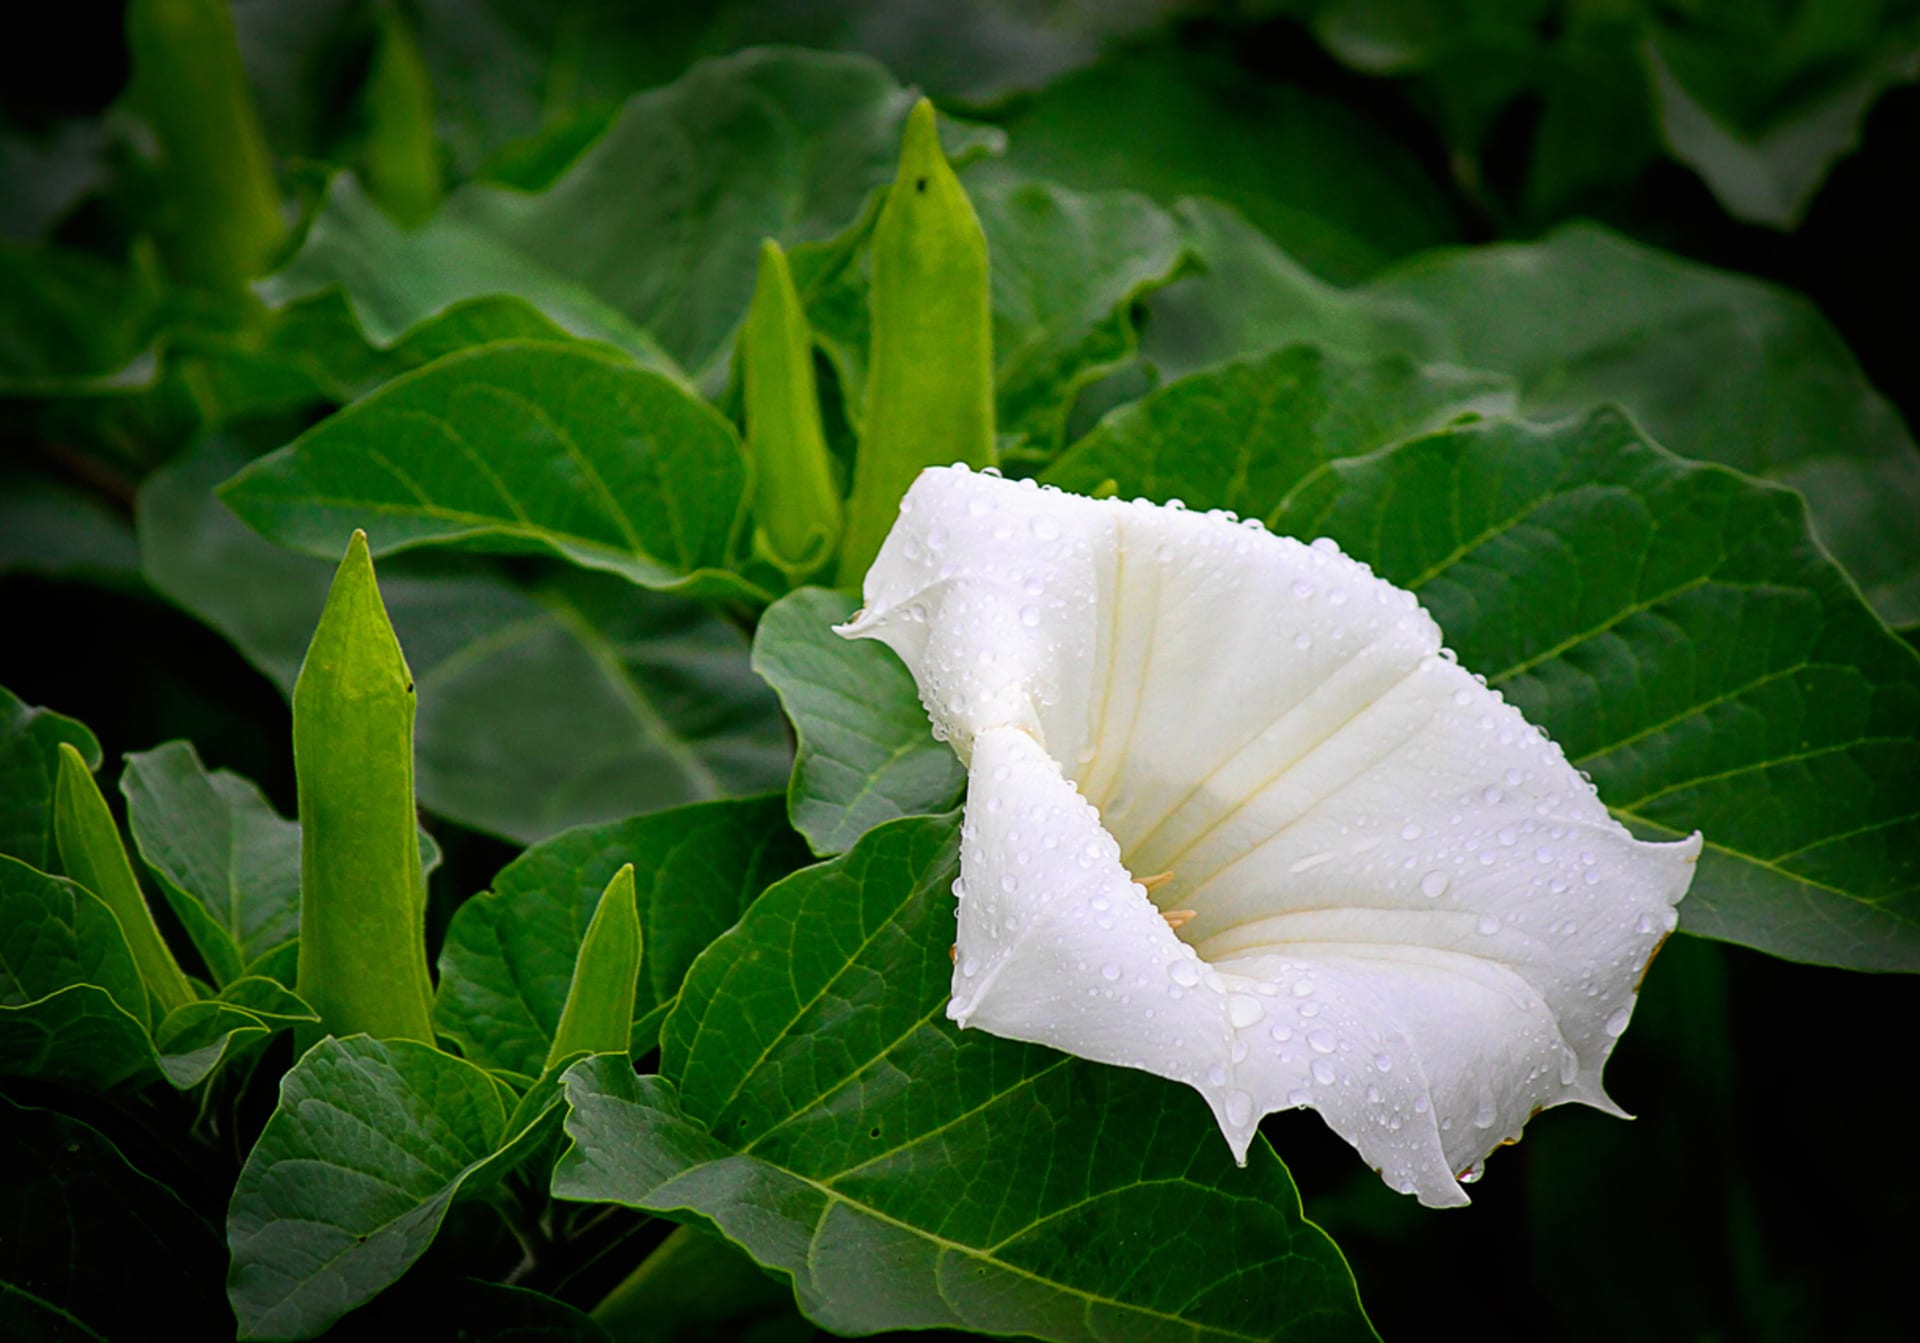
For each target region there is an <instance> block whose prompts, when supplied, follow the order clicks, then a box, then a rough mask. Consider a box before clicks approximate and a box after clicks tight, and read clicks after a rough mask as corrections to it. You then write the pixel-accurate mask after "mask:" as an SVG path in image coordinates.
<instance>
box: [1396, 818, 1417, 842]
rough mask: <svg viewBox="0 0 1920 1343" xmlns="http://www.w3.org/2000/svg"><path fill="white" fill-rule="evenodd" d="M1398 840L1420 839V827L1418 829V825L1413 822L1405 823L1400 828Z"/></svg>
mask: <svg viewBox="0 0 1920 1343" xmlns="http://www.w3.org/2000/svg"><path fill="white" fill-rule="evenodd" d="M1400 838H1402V839H1418V838H1420V827H1419V825H1418V824H1416V823H1415V822H1413V821H1408V822H1407V823H1406V824H1405V825H1403V826H1401V827H1400Z"/></svg>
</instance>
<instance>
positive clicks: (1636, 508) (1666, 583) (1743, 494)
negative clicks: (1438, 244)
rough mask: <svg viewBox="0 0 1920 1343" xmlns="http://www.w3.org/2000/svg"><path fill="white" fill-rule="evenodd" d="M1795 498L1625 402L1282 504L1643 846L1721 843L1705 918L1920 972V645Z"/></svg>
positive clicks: (1285, 524)
mask: <svg viewBox="0 0 1920 1343" xmlns="http://www.w3.org/2000/svg"><path fill="white" fill-rule="evenodd" d="M1807 521H1808V519H1807V511H1806V510H1805V508H1804V507H1803V506H1802V504H1801V501H1800V500H1799V499H1798V497H1797V496H1795V495H1794V494H1792V493H1791V492H1789V491H1786V490H1781V489H1778V488H1775V487H1771V486H1768V485H1764V484H1756V483H1755V482H1753V481H1751V480H1749V479H1747V478H1745V477H1743V476H1741V475H1739V474H1737V473H1735V472H1732V471H1728V470H1725V469H1723V468H1719V467H1711V466H1699V465H1694V464H1690V463H1687V462H1684V461H1682V460H1680V459H1678V458H1676V457H1674V456H1673V455H1671V454H1670V453H1667V452H1665V451H1663V450H1662V449H1660V448H1659V447H1657V446H1655V445H1653V444H1652V443H1650V442H1648V441H1647V440H1646V439H1645V438H1644V437H1643V436H1642V435H1641V434H1640V433H1639V431H1638V430H1637V429H1636V428H1635V427H1634V426H1633V425H1632V424H1631V422H1629V421H1628V420H1626V419H1625V418H1624V417H1623V416H1621V415H1620V414H1619V413H1618V412H1615V411H1604V410H1603V411H1596V412H1593V413H1591V414H1589V415H1587V416H1585V417H1582V418H1578V419H1570V420H1565V421H1561V422H1559V423H1556V424H1550V425H1546V426H1533V425H1529V424H1525V423H1519V422H1513V421H1492V422H1489V423H1485V424H1480V425H1468V426H1464V427H1461V428H1456V429H1453V430H1449V431H1447V432H1445V433H1442V434H1439V435H1435V436H1433V437H1430V438H1425V439H1419V440H1415V441H1413V442H1410V443H1405V444H1402V445H1400V446H1398V447H1394V448H1388V449H1385V450H1383V451H1381V452H1380V453H1377V454H1374V455H1373V456H1370V457H1363V458H1353V459H1347V460H1341V461H1335V462H1333V463H1331V465H1330V466H1329V467H1328V468H1327V469H1326V470H1325V471H1323V472H1322V473H1321V474H1320V475H1319V476H1318V477H1317V478H1316V479H1314V480H1312V481H1311V482H1309V483H1308V484H1307V485H1306V486H1305V488H1303V489H1300V490H1298V491H1297V492H1296V493H1295V494H1294V496H1293V497H1292V499H1291V500H1290V501H1289V503H1288V505H1287V506H1286V507H1285V508H1284V509H1282V510H1281V512H1280V515H1279V518H1278V526H1279V527H1280V528H1281V529H1283V530H1285V531H1287V532H1290V533H1292V534H1294V535H1301V536H1315V535H1320V534H1323V533H1324V534H1326V535H1328V536H1331V537H1333V538H1334V539H1335V540H1336V541H1338V542H1340V543H1341V544H1342V545H1344V546H1346V547H1347V548H1348V549H1350V550H1351V551H1352V553H1354V554H1355V555H1357V556H1359V557H1360V558H1362V559H1365V560H1366V561H1368V562H1369V563H1371V564H1372V565H1373V566H1374V568H1375V569H1376V570H1377V571H1378V572H1379V573H1380V574H1381V576H1383V577H1385V578H1388V579H1391V580H1392V581H1394V582H1396V583H1399V584H1401V585H1402V586H1404V587H1408V588H1411V589H1412V590H1413V591H1415V592H1416V593H1418V594H1419V596H1420V599H1421V600H1422V602H1424V603H1425V604H1426V606H1427V608H1428V609H1429V610H1430V611H1432V613H1433V615H1434V617H1435V619H1437V620H1438V621H1439V622H1440V626H1441V628H1442V629H1443V630H1445V631H1446V633H1447V637H1448V641H1449V643H1450V644H1451V646H1452V647H1453V648H1454V649H1455V650H1457V652H1458V653H1459V656H1460V660H1461V662H1462V663H1463V664H1464V665H1466V666H1468V667H1471V668H1473V669H1474V670H1476V671H1478V672H1480V673H1481V674H1483V675H1484V676H1485V677H1486V678H1487V682H1488V684H1489V685H1491V686H1494V687H1495V688H1497V689H1499V690H1500V691H1501V692H1502V693H1503V694H1504V695H1506V696H1507V698H1509V699H1510V700H1512V701H1513V703H1514V704H1515V705H1517V706H1518V707H1519V708H1520V709H1521V710H1522V711H1523V712H1524V713H1525V714H1526V715H1527V717H1528V719H1529V720H1530V721H1532V722H1535V723H1538V724H1540V725H1541V726H1542V727H1544V728H1545V729H1547V730H1548V731H1549V732H1550V733H1551V734H1552V735H1553V738H1554V740H1556V741H1557V742H1559V743H1560V744H1561V745H1562V746H1563V747H1565V749H1566V753H1567V756H1568V758H1569V759H1571V760H1572V761H1573V762H1574V763H1575V764H1576V765H1577V766H1579V767H1580V768H1582V769H1584V770H1586V771H1588V772H1589V773H1591V774H1592V776H1593V779H1594V782H1595V783H1596V784H1597V785H1598V787H1599V790H1600V796H1601V799H1602V800H1603V801H1604V802H1606V803H1607V805H1608V806H1609V807H1611V808H1612V810H1613V812H1614V814H1615V815H1616V816H1618V817H1619V818H1620V819H1621V820H1622V821H1624V822H1626V823H1627V824H1628V825H1629V826H1631V827H1633V828H1635V829H1636V830H1638V831H1639V832H1641V833H1642V834H1643V835H1645V836H1649V837H1657V838H1671V837H1676V836H1684V835H1686V834H1688V833H1690V832H1692V831H1693V830H1696V829H1698V830H1700V831H1701V832H1703V833H1704V835H1705V837H1706V852H1705V853H1704V855H1703V856H1702V858H1701V860H1700V868H1699V872H1698V874H1697V875H1696V877H1695V878H1694V882H1693V886H1692V888H1691V890H1690V892H1689V894H1688V895H1687V898H1686V899H1685V900H1684V901H1683V902H1682V903H1681V905H1680V920H1681V927H1682V928H1684V929H1686V930H1688V931H1691V932H1695V933H1699V934H1702V935H1704V936H1710V937H1718V938H1723V939H1725V940H1727V941H1732V942H1740V943H1743V944H1745V945H1747V946H1753V947H1758V948H1760V949H1761V950H1763V951H1768V952H1771V953H1773V954H1775V955H1779V956H1785V957H1787V958H1789V959H1793V960H1804V961H1812V962H1816V963H1819V964H1826V965H1841V966H1848V967H1851V968H1855V969H1873V970H1907V971H1916V970H1920V810H1916V808H1915V805H1914V800H1915V798H1917V797H1920V732H1916V726H1917V725H1920V656H1916V654H1915V653H1914V650H1913V649H1911V648H1909V647H1907V646H1906V645H1905V644H1904V643H1902V642H1901V641H1900V640H1899V639H1897V638H1896V637H1894V636H1893V635H1891V634H1889V633H1888V632H1887V630H1886V628H1885V627H1884V626H1883V625H1882V624H1881V623H1880V622H1879V620H1877V619H1876V618H1875V616H1874V615H1873V613H1872V612H1871V611H1870V610H1869V609H1868V608H1867V607H1866V606H1865V605H1864V604H1862V602H1861V601H1860V599H1859V597H1858V595H1857V592H1856V590H1855V589H1854V588H1853V587H1852V585H1851V584H1850V583H1849V582H1848V581H1847V578H1846V576H1845V575H1844V574H1842V573H1841V571H1840V570H1839V569H1838V568H1837V567H1836V566H1835V565H1834V564H1833V563H1832V561H1831V560H1830V559H1829V558H1828V557H1827V555H1826V553H1825V552H1824V551H1823V550H1822V548H1821V547H1820V545H1819V544H1818V543H1817V542H1816V541H1815V540H1814V539H1813V537H1812V535H1811V534H1810V532H1809V530H1808V526H1807Z"/></svg>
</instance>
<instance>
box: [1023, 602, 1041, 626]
mask: <svg viewBox="0 0 1920 1343" xmlns="http://www.w3.org/2000/svg"><path fill="white" fill-rule="evenodd" d="M1020 623H1021V624H1022V625H1025V626H1026V627H1027V628H1028V629H1033V628H1034V627H1035V626H1037V625H1038V624H1039V623H1040V608H1039V607H1037V606H1023V607H1021V608H1020Z"/></svg>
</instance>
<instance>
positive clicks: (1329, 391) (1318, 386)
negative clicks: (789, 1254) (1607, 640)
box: [1042, 345, 1514, 524]
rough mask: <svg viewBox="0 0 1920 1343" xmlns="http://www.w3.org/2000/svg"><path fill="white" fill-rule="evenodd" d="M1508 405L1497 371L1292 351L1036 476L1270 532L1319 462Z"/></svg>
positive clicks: (1187, 390) (1256, 362)
mask: <svg viewBox="0 0 1920 1343" xmlns="http://www.w3.org/2000/svg"><path fill="white" fill-rule="evenodd" d="M1513 403H1514V389H1513V385H1512V383H1511V382H1510V381H1509V380H1508V379H1506V378H1504V377H1502V376H1500V375H1499V374H1497V373H1479V372H1472V371H1468V370H1463V369H1455V368H1448V367H1446V366H1444V365H1421V364H1416V363H1414V362H1413V361H1412V360H1411V359H1409V358H1407V357H1406V356H1405V355H1386V356H1383V357H1380V358H1377V359H1371V360H1361V359H1355V358H1352V357H1349V356H1346V355H1341V354H1336V353H1333V352H1330V351H1327V350H1324V349H1321V348H1319V347H1317V346H1312V345H1292V346H1288V347H1287V348H1285V349H1282V350H1279V351H1276V352H1275V353H1273V354H1268V355H1257V356H1253V357H1250V358H1246V359H1240V360H1236V361H1234V362H1232V363H1229V364H1224V365H1221V366H1219V367H1217V368H1214V369H1211V370H1209V371H1207V372H1204V373H1195V374H1193V375H1192V376H1190V377H1186V378H1182V379H1181V380H1180V381H1178V382H1175V383H1173V384H1171V385H1169V386H1167V387H1163V388H1161V389H1160V390H1159V391H1157V392H1154V393H1152V394H1150V395H1148V396H1147V397H1145V398H1144V399H1142V400H1140V401H1136V402H1134V403H1132V404H1131V405H1126V406H1122V407H1121V408H1120V409H1118V410H1116V411H1114V412H1113V413H1112V414H1110V415H1108V416H1107V418H1106V419H1104V420H1102V421H1101V422H1100V424H1099V426H1098V427H1097V428H1095V429H1094V431H1093V432H1092V433H1090V434H1088V435H1087V436H1086V437H1085V438H1083V439H1081V440H1080V441H1079V442H1078V443H1076V444H1074V445H1073V447H1072V448H1070V449H1068V450H1067V452H1066V454H1065V455H1064V456H1062V457H1061V458H1060V459H1059V460H1058V461H1056V462H1055V463H1054V464H1053V465H1052V466H1051V467H1049V468H1048V469H1047V471H1046V472H1045V473H1044V474H1043V476H1042V479H1043V480H1046V481H1047V482H1049V483H1051V484H1055V485H1058V486H1060V487H1061V488H1062V489H1065V490H1072V491H1075V492H1077V493H1080V494H1091V493H1093V492H1094V491H1095V490H1096V489H1098V488H1099V487H1100V485H1101V484H1102V483H1103V482H1105V481H1109V480H1111V481H1114V482H1117V483H1119V484H1121V486H1122V488H1123V489H1124V490H1125V491H1126V492H1127V493H1128V494H1130V495H1143V496H1145V497H1146V498H1149V499H1152V500H1153V501H1154V502H1156V503H1165V502H1166V501H1167V500H1169V499H1181V500H1184V501H1187V502H1197V501H1199V500H1203V499H1204V500H1205V501H1207V504H1208V505H1209V506H1210V507H1215V508H1229V509H1232V510H1234V511H1235V512H1237V513H1240V514H1242V515H1243V516H1246V517H1252V518H1260V519H1261V520H1262V521H1264V522H1267V523H1269V524H1271V523H1272V522H1273V521H1274V520H1275V518H1276V516H1277V513H1278V511H1279V509H1280V508H1282V507H1283V506H1284V502H1285V499H1286V497H1287V495H1288V493H1289V492H1290V491H1291V490H1293V489H1295V488H1297V487H1298V485H1299V483H1300V482H1301V481H1302V480H1303V479H1306V478H1308V477H1311V476H1312V475H1314V474H1315V473H1316V472H1318V471H1320V470H1321V469H1323V468H1324V467H1325V465H1326V463H1327V462H1329V461H1331V460H1333V459H1335V458H1338V457H1352V456H1357V455H1360V454H1362V453H1367V452H1371V451H1373V450H1374V449H1375V448H1380V447H1384V446H1386V445H1387V444H1389V443H1393V442H1397V441H1399V440H1400V439H1403V438H1411V437H1413V436H1415V435H1416V434H1420V433H1423V432H1425V431H1427V430H1430V429H1437V428H1439V427H1441V426H1442V425H1444V424H1446V423H1447V422H1448V421H1450V420H1454V419H1458V418H1460V417H1462V416H1469V415H1500V414H1504V413H1507V412H1509V411H1511V410H1512V409H1513Z"/></svg>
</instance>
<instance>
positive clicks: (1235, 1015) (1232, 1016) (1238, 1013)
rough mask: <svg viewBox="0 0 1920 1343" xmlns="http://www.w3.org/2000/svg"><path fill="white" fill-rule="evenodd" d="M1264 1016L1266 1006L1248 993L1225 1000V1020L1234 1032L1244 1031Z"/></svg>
mask: <svg viewBox="0 0 1920 1343" xmlns="http://www.w3.org/2000/svg"><path fill="white" fill-rule="evenodd" d="M1266 1014H1267V1008H1266V1004H1264V1003H1262V1002H1261V1001H1260V1000H1259V999H1258V998H1256V997H1254V996H1253V995H1252V994H1250V993H1236V994H1234V995H1233V996H1232V997H1231V998H1229V999H1227V1020H1229V1021H1231V1022H1232V1023H1233V1028H1234V1029H1235V1030H1245V1029H1246V1028H1247V1027H1249V1026H1251V1025H1253V1024H1254V1023H1255V1022H1256V1021H1258V1020H1260V1018H1261V1017H1264V1016H1265V1015H1266Z"/></svg>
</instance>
